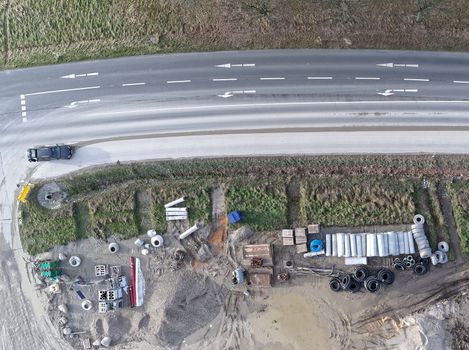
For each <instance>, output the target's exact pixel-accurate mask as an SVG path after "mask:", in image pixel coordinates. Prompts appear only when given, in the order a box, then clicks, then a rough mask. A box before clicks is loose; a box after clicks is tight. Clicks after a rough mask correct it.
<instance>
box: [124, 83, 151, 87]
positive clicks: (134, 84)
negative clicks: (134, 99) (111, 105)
mask: <svg viewBox="0 0 469 350" xmlns="http://www.w3.org/2000/svg"><path fill="white" fill-rule="evenodd" d="M145 84H146V83H126V84H122V86H138V85H145Z"/></svg>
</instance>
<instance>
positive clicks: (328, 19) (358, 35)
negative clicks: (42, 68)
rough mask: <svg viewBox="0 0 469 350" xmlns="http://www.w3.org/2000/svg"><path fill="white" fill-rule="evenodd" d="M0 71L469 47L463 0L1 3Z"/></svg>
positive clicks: (47, 0)
mask: <svg viewBox="0 0 469 350" xmlns="http://www.w3.org/2000/svg"><path fill="white" fill-rule="evenodd" d="M0 21H1V24H2V28H1V29H2V35H0V43H1V44H2V46H1V47H2V50H3V55H2V56H3V57H2V58H3V59H2V65H1V67H4V68H5V67H19V66H28V65H37V64H50V63H61V62H67V61H75V60H81V59H87V58H102V57H115V56H128V55H134V54H147V53H160V52H183V51H184V52H188V51H217V50H239V49H265V48H377V49H384V48H386V49H426V50H458V51H464V50H468V49H469V40H468V39H469V34H468V32H467V28H468V26H469V6H468V5H467V1H464V0H457V1H452V0H441V1H436V0H425V1H423V0H395V1H367V0H356V1H350V0H330V1H314V2H313V1H308V0H291V1H284V0H243V1H229V0H217V1H216V0H198V1H195V0H99V1H83V0H40V1H37V0H14V1H13V0H0Z"/></svg>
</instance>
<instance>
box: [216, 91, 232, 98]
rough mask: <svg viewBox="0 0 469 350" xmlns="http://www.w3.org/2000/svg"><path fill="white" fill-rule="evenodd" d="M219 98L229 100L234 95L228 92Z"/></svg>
mask: <svg viewBox="0 0 469 350" xmlns="http://www.w3.org/2000/svg"><path fill="white" fill-rule="evenodd" d="M217 96H218V97H223V98H227V97H231V96H233V94H232V93H231V92H230V91H227V92H225V93H224V94H223V95H217Z"/></svg>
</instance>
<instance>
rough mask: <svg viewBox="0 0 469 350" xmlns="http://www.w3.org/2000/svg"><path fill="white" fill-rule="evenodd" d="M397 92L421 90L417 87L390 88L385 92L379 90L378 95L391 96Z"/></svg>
mask: <svg viewBox="0 0 469 350" xmlns="http://www.w3.org/2000/svg"><path fill="white" fill-rule="evenodd" d="M395 92H419V91H418V90H417V89H388V90H386V91H385V92H377V94H378V95H382V96H391V95H394V93H395Z"/></svg>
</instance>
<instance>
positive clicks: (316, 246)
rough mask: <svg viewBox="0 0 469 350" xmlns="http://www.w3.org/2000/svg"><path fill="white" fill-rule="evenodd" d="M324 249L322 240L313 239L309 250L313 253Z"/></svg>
mask: <svg viewBox="0 0 469 350" xmlns="http://www.w3.org/2000/svg"><path fill="white" fill-rule="evenodd" d="M322 248H323V243H322V241H321V240H320V239H313V240H312V241H311V243H310V244H309V250H311V251H312V252H315V253H316V252H319V251H321V250H322Z"/></svg>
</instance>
